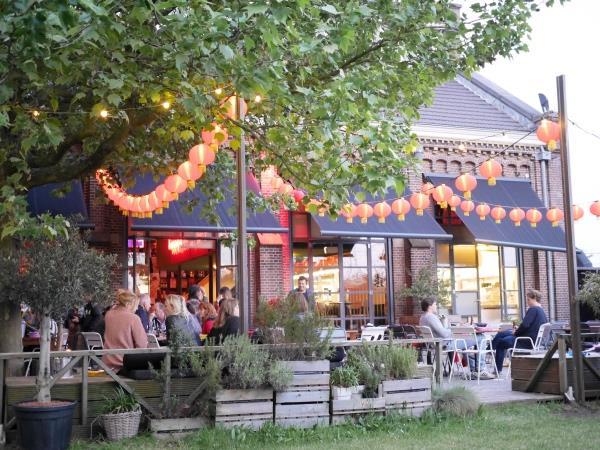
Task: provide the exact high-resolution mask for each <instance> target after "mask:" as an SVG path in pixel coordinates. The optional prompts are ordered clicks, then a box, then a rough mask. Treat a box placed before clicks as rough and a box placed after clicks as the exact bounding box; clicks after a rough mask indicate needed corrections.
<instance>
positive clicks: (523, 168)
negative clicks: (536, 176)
mask: <svg viewBox="0 0 600 450" xmlns="http://www.w3.org/2000/svg"><path fill="white" fill-rule="evenodd" d="M519 176H520V177H521V178H531V167H529V164H521V165H520V166H519Z"/></svg>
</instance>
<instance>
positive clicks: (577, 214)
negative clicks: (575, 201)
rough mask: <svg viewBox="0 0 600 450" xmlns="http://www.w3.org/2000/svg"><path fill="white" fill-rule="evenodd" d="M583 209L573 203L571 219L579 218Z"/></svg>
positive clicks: (583, 212) (582, 213)
mask: <svg viewBox="0 0 600 450" xmlns="http://www.w3.org/2000/svg"><path fill="white" fill-rule="evenodd" d="M584 214H585V211H584V210H583V208H582V207H581V206H578V205H573V220H579V219H581V218H582V217H583V215H584Z"/></svg>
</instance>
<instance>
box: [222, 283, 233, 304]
mask: <svg viewBox="0 0 600 450" xmlns="http://www.w3.org/2000/svg"><path fill="white" fill-rule="evenodd" d="M228 298H233V296H232V295H231V289H229V288H228V287H227V286H223V287H222V288H221V289H219V301H218V304H219V307H220V306H221V303H223V301H224V300H227V299H228Z"/></svg>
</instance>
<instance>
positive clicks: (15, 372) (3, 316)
mask: <svg viewBox="0 0 600 450" xmlns="http://www.w3.org/2000/svg"><path fill="white" fill-rule="evenodd" d="M0 295H1V294H0ZM21 351H23V339H22V334H21V307H20V306H19V305H15V304H12V303H8V302H6V301H3V299H2V298H1V297H0V353H18V352H21ZM22 371H23V361H19V360H12V361H8V366H7V373H6V375H7V376H20V375H23V374H22Z"/></svg>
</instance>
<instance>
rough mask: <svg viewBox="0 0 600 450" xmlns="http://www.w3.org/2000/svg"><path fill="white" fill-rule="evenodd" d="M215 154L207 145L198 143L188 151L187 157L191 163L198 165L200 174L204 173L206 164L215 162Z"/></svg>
mask: <svg viewBox="0 0 600 450" xmlns="http://www.w3.org/2000/svg"><path fill="white" fill-rule="evenodd" d="M216 156H217V155H216V154H215V152H214V151H213V149H211V148H210V146H209V145H206V144H198V145H194V146H193V147H192V148H191V149H190V152H189V153H188V158H189V160H190V162H191V163H192V164H195V165H196V166H198V170H199V171H200V176H202V175H204V172H205V171H206V166H208V165H210V164H212V163H214V162H215V158H216Z"/></svg>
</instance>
